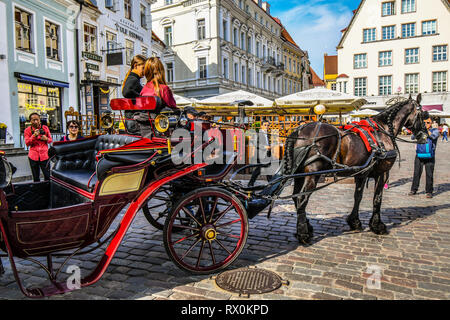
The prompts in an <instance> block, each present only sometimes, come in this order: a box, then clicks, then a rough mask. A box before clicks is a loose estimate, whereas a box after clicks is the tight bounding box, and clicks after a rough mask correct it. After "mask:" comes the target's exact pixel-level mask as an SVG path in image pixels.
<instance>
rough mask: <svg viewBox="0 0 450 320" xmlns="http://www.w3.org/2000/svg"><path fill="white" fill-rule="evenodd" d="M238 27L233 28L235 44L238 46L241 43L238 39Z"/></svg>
mask: <svg viewBox="0 0 450 320" xmlns="http://www.w3.org/2000/svg"><path fill="white" fill-rule="evenodd" d="M238 37H239V36H238V29H237V28H233V44H234V45H235V46H236V47H237V46H238V44H239V41H238Z"/></svg>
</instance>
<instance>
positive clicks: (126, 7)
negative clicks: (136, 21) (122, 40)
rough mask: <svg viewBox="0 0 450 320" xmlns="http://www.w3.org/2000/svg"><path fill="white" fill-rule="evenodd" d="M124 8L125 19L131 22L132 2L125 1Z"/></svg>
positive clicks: (129, 0)
mask: <svg viewBox="0 0 450 320" xmlns="http://www.w3.org/2000/svg"><path fill="white" fill-rule="evenodd" d="M123 8H124V10H125V18H127V19H130V20H131V0H123Z"/></svg>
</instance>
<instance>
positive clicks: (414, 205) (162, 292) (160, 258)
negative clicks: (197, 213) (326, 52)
mask: <svg viewBox="0 0 450 320" xmlns="http://www.w3.org/2000/svg"><path fill="white" fill-rule="evenodd" d="M399 146H400V150H401V158H402V162H401V167H400V168H399V167H398V163H396V164H395V166H394V168H393V169H392V170H391V177H390V183H389V189H388V190H385V191H384V194H383V204H382V214H381V218H382V220H383V222H384V223H385V224H386V225H387V227H388V230H389V232H390V233H389V234H388V235H385V236H378V235H375V234H373V233H372V232H370V231H369V230H368V222H369V219H370V216H371V214H372V196H373V180H371V181H370V182H369V184H368V189H365V192H364V197H363V200H362V202H361V210H360V217H361V221H362V223H363V227H364V228H365V230H364V231H363V232H351V231H349V227H348V226H347V224H346V222H345V218H346V216H347V215H348V214H349V213H350V211H351V208H352V206H353V188H354V185H353V184H334V185H331V186H329V187H327V188H325V189H322V190H320V191H318V192H316V193H314V194H313V195H312V197H311V200H310V202H309V205H308V207H307V212H308V218H309V219H310V222H311V224H312V225H313V227H314V233H315V236H314V239H313V243H312V245H310V246H308V247H305V246H300V245H298V242H297V240H296V239H295V237H294V235H293V234H294V232H295V225H296V216H295V212H294V204H293V202H292V201H291V200H286V201H278V202H277V204H276V207H275V208H274V211H273V213H272V216H271V218H270V220H268V219H267V217H266V212H267V211H266V210H265V211H263V212H262V213H260V215H259V216H257V217H255V218H254V219H252V220H250V228H249V229H250V230H249V236H248V240H247V245H246V248H245V249H244V251H243V252H242V254H241V256H240V257H239V258H238V259H237V260H236V261H235V262H234V264H233V265H232V267H245V266H256V267H260V268H266V269H269V270H272V271H275V272H276V273H278V274H279V275H280V276H281V277H282V278H283V279H286V280H289V282H290V284H289V285H288V286H283V287H282V288H280V289H278V290H277V291H275V292H271V293H267V294H262V295H253V296H251V297H250V299H449V298H450V201H449V198H450V170H449V161H448V159H449V157H448V155H449V154H450V144H448V143H442V142H441V141H439V143H438V147H437V155H436V158H437V160H436V167H435V174H434V177H435V180H434V187H435V196H434V198H432V199H427V198H426V197H425V192H424V186H425V181H424V179H425V176H424V174H423V177H422V180H421V184H420V189H419V193H418V194H417V195H416V196H412V197H411V196H408V195H407V193H408V192H409V189H410V186H411V181H412V174H413V160H414V145H411V144H406V143H402V142H400V143H399ZM116 220H117V221H116V222H115V223H114V224H113V226H112V227H111V230H113V228H114V227H115V226H117V224H118V221H119V219H116ZM102 253H103V251H102V250H96V251H94V252H92V253H89V254H87V255H85V256H77V257H75V258H74V259H73V260H71V262H70V263H69V265H70V264H75V265H77V266H79V267H81V274H82V276H83V275H86V274H88V272H89V271H90V270H92V268H94V267H95V265H96V262H97V261H98V260H99V259H100V257H101V254H102ZM2 260H3V264H4V266H5V269H6V273H5V274H4V275H3V276H1V277H0V298H1V299H26V298H25V297H24V296H23V295H22V293H21V292H20V290H19V288H18V286H17V285H16V283H15V281H14V276H13V273H12V271H11V268H10V265H9V261H8V260H7V259H6V258H2ZM43 261H45V260H43ZM56 261H57V262H61V261H62V260H61V259H59V260H56ZM17 262H19V263H18V269H19V271H20V273H21V276H22V279H23V280H24V282H25V284H26V285H27V286H31V285H42V284H43V283H45V281H46V277H45V276H46V274H45V272H44V271H42V270H40V269H39V268H38V267H37V266H36V265H34V264H32V263H31V262H29V261H24V260H20V259H18V260H17ZM66 269H67V266H65V267H64V269H63V270H62V272H61V274H60V276H61V279H65V278H67V277H69V276H70V274H68V273H65V271H66ZM377 275H379V276H380V281H379V282H378V281H377ZM49 299H51V300H56V299H90V300H92V299H242V297H238V296H236V295H232V294H230V293H228V292H225V291H222V290H221V289H219V288H218V287H217V286H216V285H215V283H214V281H213V280H212V279H211V278H210V276H192V275H188V274H186V273H184V272H182V271H181V270H178V269H177V268H176V267H175V266H174V265H173V263H172V262H171V261H170V260H169V258H168V257H167V255H166V252H165V250H164V246H163V242H162V232H161V231H159V230H156V229H155V228H153V227H152V226H151V225H150V224H149V223H148V222H147V220H146V219H145V218H144V216H143V215H142V214H141V213H139V214H138V216H137V217H136V219H135V221H134V222H133V224H132V226H131V228H130V230H129V231H128V232H127V234H126V237H125V239H124V240H123V242H122V245H121V246H120V247H119V250H118V252H117V254H116V255H115V257H114V259H113V260H112V262H111V265H110V266H109V267H108V269H107V272H106V273H105V275H104V276H103V277H102V278H101V279H100V281H98V282H97V283H96V284H95V285H92V286H90V287H87V288H84V289H82V290H77V291H74V292H71V293H68V294H65V295H61V296H54V297H51V298H49Z"/></svg>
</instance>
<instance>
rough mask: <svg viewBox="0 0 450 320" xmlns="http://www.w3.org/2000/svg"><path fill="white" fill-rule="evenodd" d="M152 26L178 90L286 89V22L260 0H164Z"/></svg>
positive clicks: (204, 93)
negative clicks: (284, 80) (278, 20)
mask: <svg viewBox="0 0 450 320" xmlns="http://www.w3.org/2000/svg"><path fill="white" fill-rule="evenodd" d="M152 28H153V31H154V32H155V33H156V35H157V36H158V37H160V38H161V40H163V41H164V43H165V44H166V48H165V50H164V52H163V54H162V57H161V59H162V61H163V63H164V64H165V66H166V69H167V80H168V82H169V84H170V86H171V88H172V90H173V91H174V93H176V94H179V95H182V96H186V97H193V98H198V99H202V98H206V97H210V96H215V95H218V94H222V93H226V92H229V91H235V90H245V91H249V92H252V93H255V94H258V95H260V96H263V97H266V98H269V99H274V98H276V97H278V96H280V95H282V76H283V66H282V53H283V51H282V50H283V47H282V44H283V42H282V40H281V28H282V26H281V25H280V24H278V23H277V21H275V20H274V19H273V18H272V16H271V15H270V5H269V4H268V3H267V2H262V1H258V0H187V1H186V0H158V1H157V2H156V3H155V4H154V5H153V6H152Z"/></svg>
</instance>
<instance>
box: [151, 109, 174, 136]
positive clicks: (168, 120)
mask: <svg viewBox="0 0 450 320" xmlns="http://www.w3.org/2000/svg"><path fill="white" fill-rule="evenodd" d="M176 124H177V118H176V117H168V116H166V115H164V114H160V115H158V116H157V117H156V119H155V128H156V130H158V131H159V132H161V133H163V132H166V131H167V130H168V129H169V128H174V127H175V126H176Z"/></svg>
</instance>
